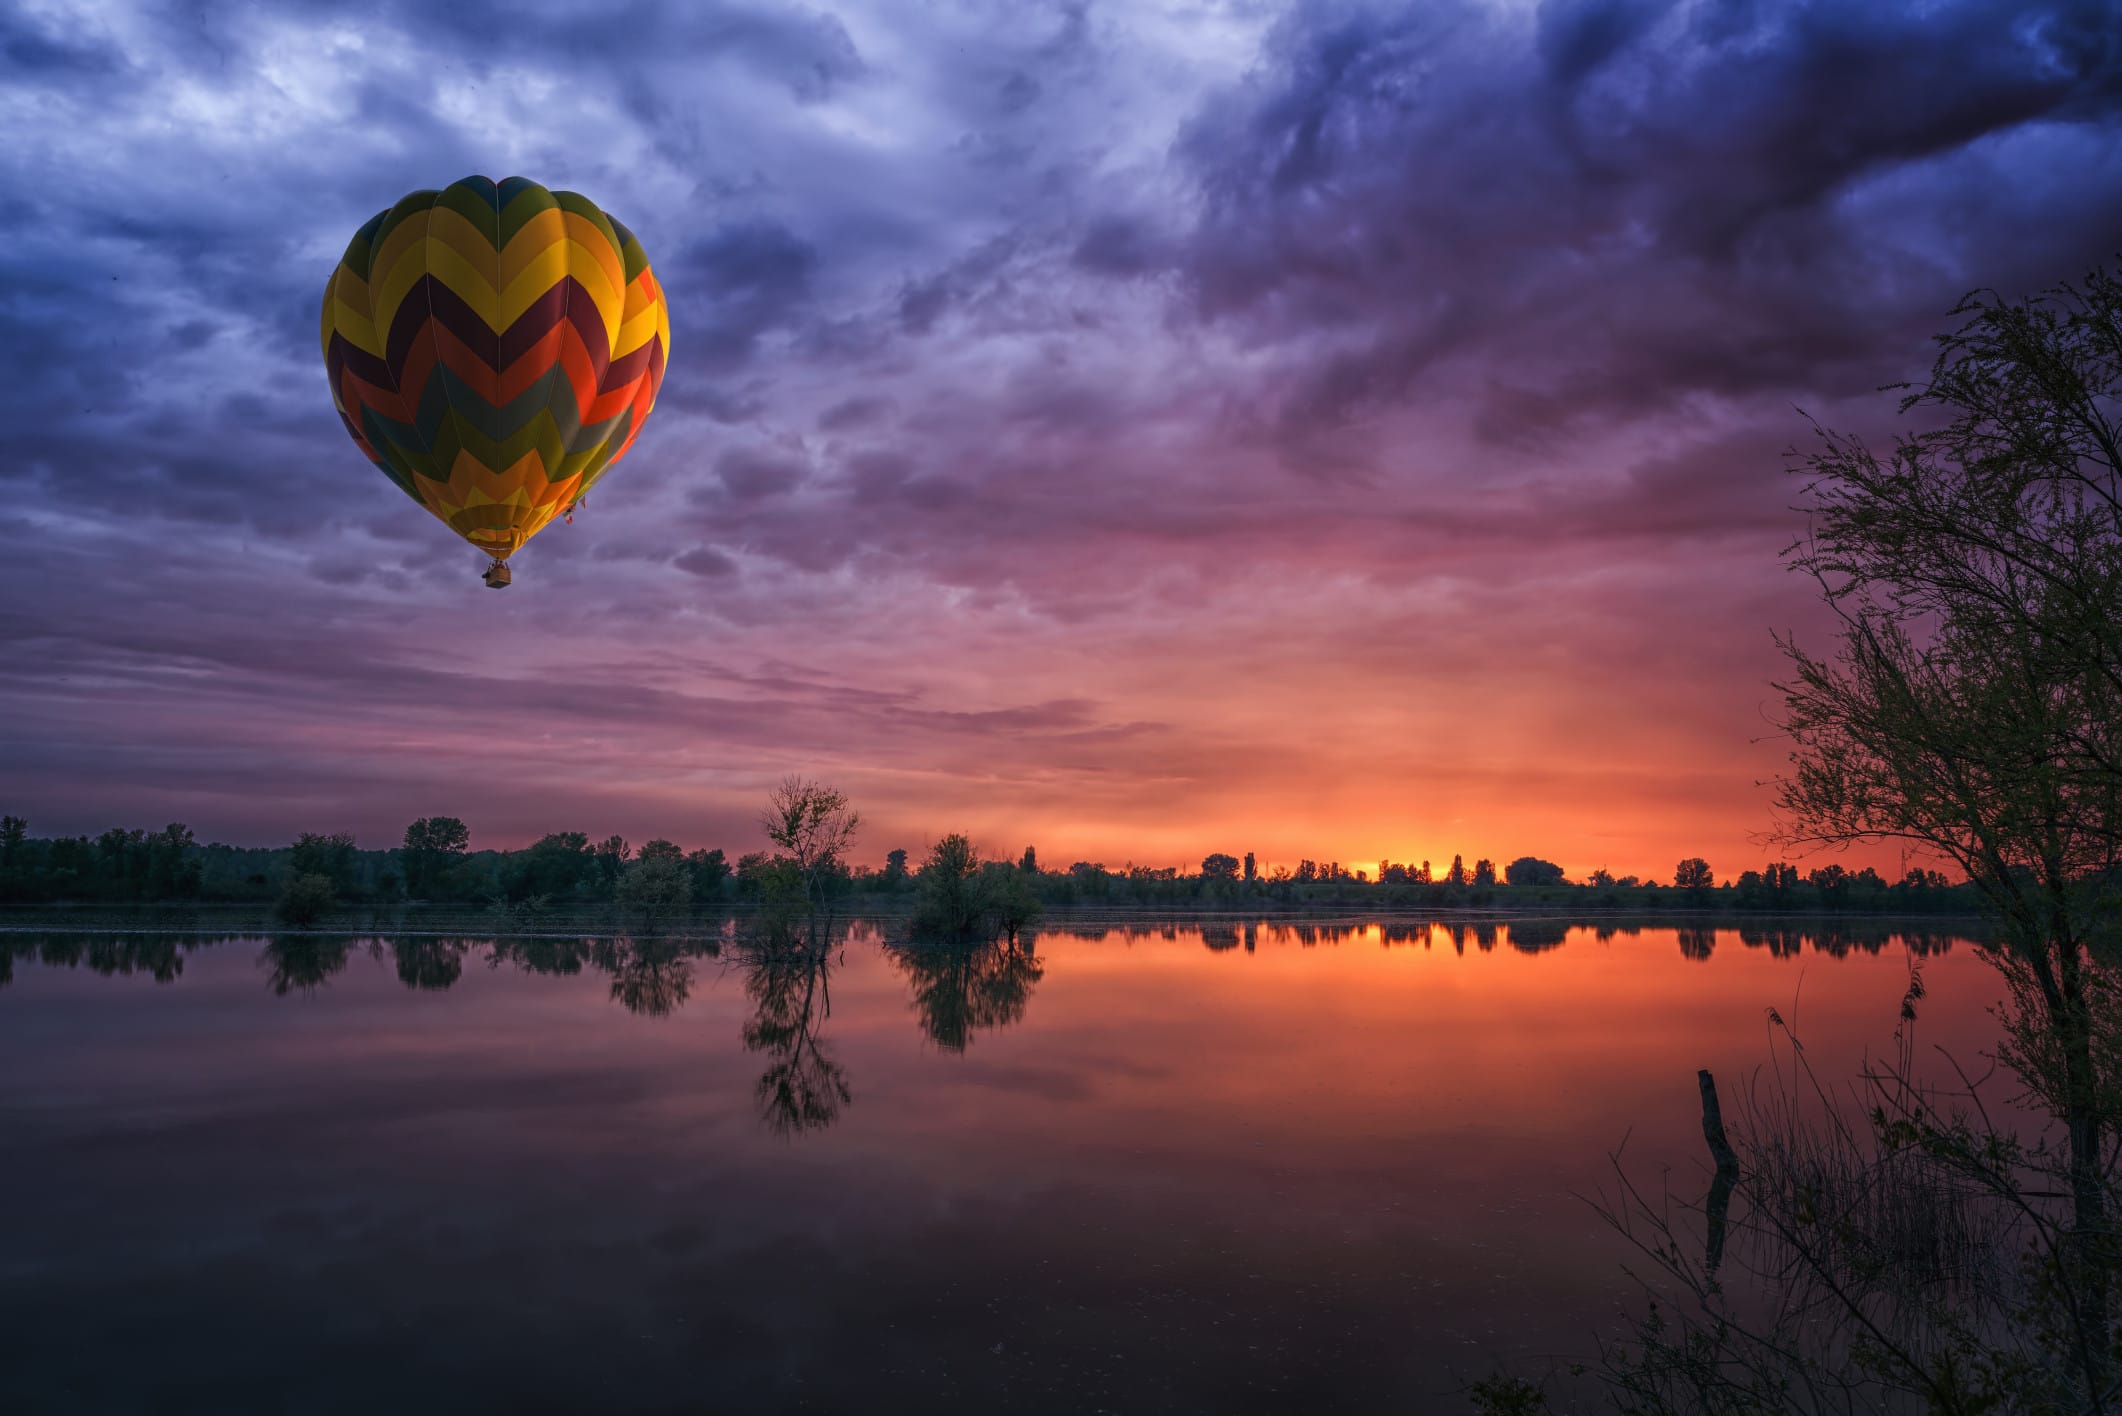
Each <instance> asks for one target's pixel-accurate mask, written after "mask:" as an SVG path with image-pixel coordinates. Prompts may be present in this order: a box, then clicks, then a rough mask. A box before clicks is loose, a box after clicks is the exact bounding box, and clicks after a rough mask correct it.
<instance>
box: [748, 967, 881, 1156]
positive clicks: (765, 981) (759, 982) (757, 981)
mask: <svg viewBox="0 0 2122 1416" xmlns="http://www.w3.org/2000/svg"><path fill="white" fill-rule="evenodd" d="M827 956H828V949H827V945H826V943H825V941H824V939H823V938H822V937H820V936H819V935H816V934H801V935H798V936H796V937H793V938H791V937H787V936H775V937H771V938H761V939H754V940H749V941H746V942H744V943H742V944H740V945H739V946H738V947H737V949H736V952H735V957H736V962H737V966H738V967H739V968H740V969H742V970H743V973H744V994H745V996H746V997H747V998H749V999H750V1000H751V1002H752V1015H751V1017H750V1018H748V1019H746V1020H745V1024H744V1045H745V1047H746V1048H747V1049H749V1050H750V1051H753V1052H763V1053H765V1054H766V1055H767V1058H768V1065H767V1068H766V1070H765V1071H764V1072H761V1073H760V1074H759V1082H758V1085H757V1087H755V1088H754V1091H753V1094H754V1096H755V1097H756V1098H757V1099H758V1103H759V1114H760V1117H761V1118H762V1119H763V1120H764V1121H765V1122H766V1124H767V1126H768V1127H769V1128H771V1129H772V1130H773V1131H774V1132H776V1133H777V1134H779V1135H784V1136H790V1135H796V1134H799V1133H800V1132H803V1131H812V1130H819V1129H822V1128H824V1127H826V1126H830V1125H831V1124H832V1123H833V1121H834V1119H835V1118H837V1117H838V1116H839V1114H840V1108H841V1107H843V1106H845V1105H847V1103H848V1102H849V1101H851V1100H853V1093H852V1091H851V1090H850V1089H849V1087H848V1084H847V1073H846V1071H845V1069H843V1068H842V1067H841V1066H840V1064H839V1063H837V1062H835V1061H833V1060H832V1058H831V1057H830V1056H829V1055H828V1054H827V1053H826V1050H825V1044H824V1042H823V1041H822V1040H821V1039H820V1038H819V1036H818V1028H819V1026H820V1025H821V1024H822V1023H823V1022H824V1020H825V1019H826V1018H828V1017H830V1016H831V1014H832V991H831V986H830V979H829V964H828V959H827Z"/></svg>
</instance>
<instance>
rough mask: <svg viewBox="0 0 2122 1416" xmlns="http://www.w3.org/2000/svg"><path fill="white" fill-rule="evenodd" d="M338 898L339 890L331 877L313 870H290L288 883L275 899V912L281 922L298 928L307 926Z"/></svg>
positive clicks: (327, 910) (319, 917) (328, 909)
mask: <svg viewBox="0 0 2122 1416" xmlns="http://www.w3.org/2000/svg"><path fill="white" fill-rule="evenodd" d="M338 902H339V895H338V891H337V890H336V889H335V888H334V887H333V885H332V880H331V877H330V876H328V875H320V874H314V873H303V874H290V875H289V876H288V877H287V884H286V885H285V886H283V887H282V888H281V891H280V898H279V899H277V900H275V901H274V902H273V913H274V914H275V915H277V916H279V918H280V922H281V923H282V924H287V925H292V926H293V927H294V928H296V929H308V928H309V927H310V926H311V925H313V924H315V923H316V922H317V921H318V920H320V919H322V918H324V916H325V915H327V914H329V913H331V911H332V908H333V907H334V906H335V905H337V904H338Z"/></svg>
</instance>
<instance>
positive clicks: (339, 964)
mask: <svg viewBox="0 0 2122 1416" xmlns="http://www.w3.org/2000/svg"><path fill="white" fill-rule="evenodd" d="M352 952H353V941H352V940H350V939H347V938H344V937H343V936H342V937H336V938H335V937H331V936H322V935H315V934H276V935H274V936H273V937H272V938H270V939H268V940H266V941H265V949H264V952H262V953H261V954H259V956H258V966H259V967H260V968H262V969H264V970H265V982H266V986H267V987H268V988H270V989H272V991H273V996H274V997H276V998H285V997H286V996H287V995H288V994H290V993H297V992H300V993H314V992H315V991H316V990H317V989H319V988H321V987H323V986H324V984H325V982H326V980H328V979H330V978H331V976H332V975H333V974H335V973H338V972H339V971H340V970H341V969H344V968H345V967H346V962H347V959H348V957H349V956H350V955H351V954H352Z"/></svg>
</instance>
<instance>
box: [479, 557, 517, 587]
mask: <svg viewBox="0 0 2122 1416" xmlns="http://www.w3.org/2000/svg"><path fill="white" fill-rule="evenodd" d="M481 578H482V579H484V580H485V581H486V588H487V589H489V590H505V589H507V588H508V586H509V583H510V582H511V581H513V580H514V579H515V577H514V576H513V575H511V574H510V573H509V569H508V562H507V561H505V560H497V561H495V562H494V563H493V564H492V565H490V566H488V567H487V568H486V574H485V575H484V576H483V577H481Z"/></svg>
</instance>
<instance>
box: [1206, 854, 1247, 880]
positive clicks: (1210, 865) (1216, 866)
mask: <svg viewBox="0 0 2122 1416" xmlns="http://www.w3.org/2000/svg"><path fill="white" fill-rule="evenodd" d="M1201 878H1202V879H1203V880H1215V881H1229V880H1236V879H1237V878H1238V858H1237V857H1236V856H1234V855H1225V854H1224V853H1223V852H1221V851H1217V852H1216V853H1215V854H1214V855H1211V856H1209V857H1208V858H1207V859H1206V860H1204V861H1202V862H1201Z"/></svg>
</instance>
